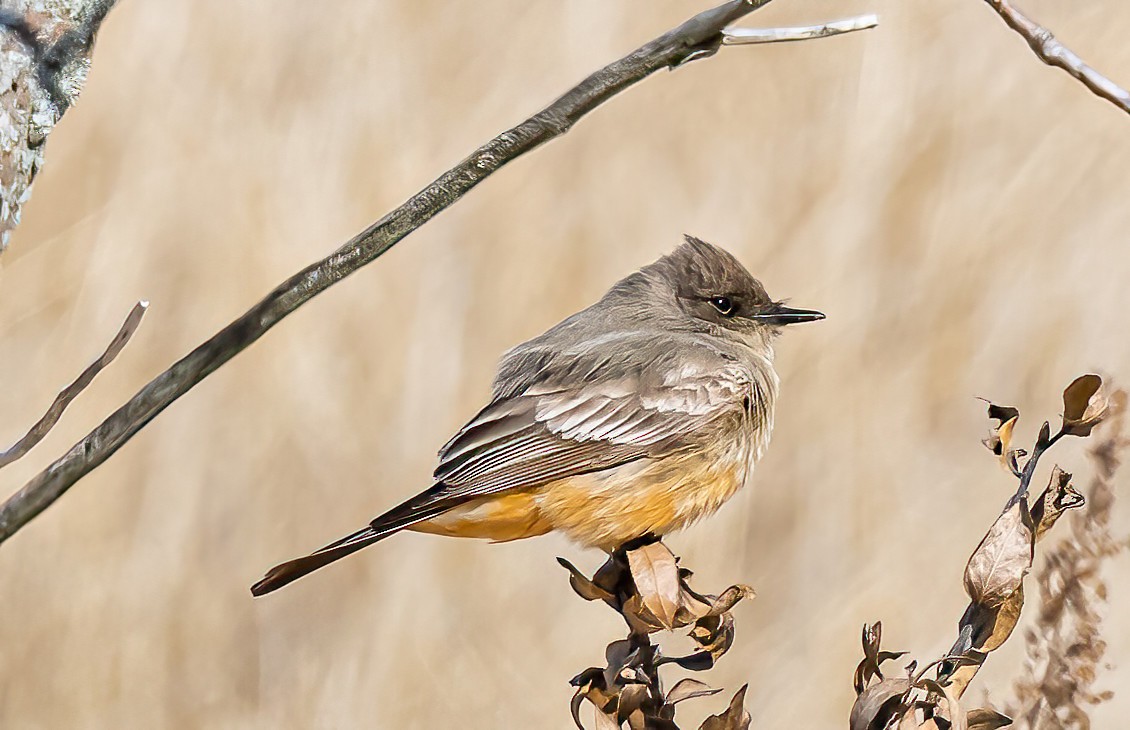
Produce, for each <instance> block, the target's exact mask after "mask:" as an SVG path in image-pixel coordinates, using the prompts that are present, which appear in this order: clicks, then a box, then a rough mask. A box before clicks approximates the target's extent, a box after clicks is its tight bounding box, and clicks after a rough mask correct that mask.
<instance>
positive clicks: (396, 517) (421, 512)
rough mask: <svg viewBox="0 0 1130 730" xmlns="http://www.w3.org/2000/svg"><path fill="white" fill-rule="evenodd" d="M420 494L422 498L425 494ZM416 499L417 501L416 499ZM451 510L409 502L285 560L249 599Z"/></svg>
mask: <svg viewBox="0 0 1130 730" xmlns="http://www.w3.org/2000/svg"><path fill="white" fill-rule="evenodd" d="M424 494H425V495H426V494H428V493H427V492H425V493H424ZM423 496H424V495H420V497H423ZM416 499H419V497H418V498H416ZM451 506H452V505H451V504H443V503H439V502H433V503H432V504H424V505H421V506H419V507H418V506H416V505H415V504H414V500H409V501H408V502H405V503H404V504H402V505H400V506H398V507H394V508H393V509H391V510H389V511H388V512H386V513H385V514H383V515H381V516H380V517H378V518H377V519H375V520H373V521H372V523H370V524H369V526H368V527H366V528H364V529H361V530H358V531H357V532H355V533H353V534H352V535H346V536H345V537H343V538H341V539H340V540H337V541H336V542H331V543H330V544H329V545H326V546H325V547H324V548H322V549H321V550H318V551H317V552H315V553H312V554H310V555H307V556H306V557H304V558H296V559H295V560H288V561H287V562H285V563H282V564H280V565H276V566H275V567H273V568H271V569H270V570H268V571H267V574H266V575H265V576H263V579H262V580H260V581H259V582H258V583H256V584H255V585H253V586H251V595H253V596H261V595H263V594H265V593H270V592H271V591H277V590H278V589H279V588H282V587H283V586H285V585H287V584H289V583H293V582H294V581H296V580H298V579H299V578H301V577H302V576H304V575H307V574H308V573H313V572H314V571H315V570H317V569H318V568H323V567H325V566H327V565H329V564H330V563H333V562H336V561H338V560H341V559H342V558H344V557H345V556H347V555H352V554H353V553H355V552H357V551H358V550H360V549H361V548H363V547H368V546H369V545H372V544H373V543H375V542H380V541H381V540H383V539H385V538H386V537H388V536H389V535H394V534H396V533H398V532H400V531H401V530H403V529H405V528H407V527H411V526H412V525H415V524H416V523H418V522H423V521H424V520H427V519H431V518H432V517H435V516H436V515H438V514H442V513H443V512H446V511H447V510H448V509H450V508H451Z"/></svg>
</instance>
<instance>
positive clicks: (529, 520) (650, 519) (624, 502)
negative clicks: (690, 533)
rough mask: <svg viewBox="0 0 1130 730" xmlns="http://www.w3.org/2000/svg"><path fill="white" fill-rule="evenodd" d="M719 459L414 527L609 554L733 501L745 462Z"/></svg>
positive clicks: (638, 467) (628, 470)
mask: <svg viewBox="0 0 1130 730" xmlns="http://www.w3.org/2000/svg"><path fill="white" fill-rule="evenodd" d="M713 456H714V457H715V458H709V457H708V456H707V455H705V454H702V453H689V454H680V455H672V456H670V457H667V458H664V459H659V460H654V461H653V460H643V461H638V462H633V463H631V464H626V465H623V466H619V467H615V468H613V469H606V470H604V471H599V472H593V473H591V474H584V475H580V476H575V477H569V478H567V479H561V480H558V481H555V482H550V483H549V484H546V485H543V486H541V487H537V488H535V489H530V490H523V491H519V492H510V493H505V494H500V495H494V496H490V497H483V498H481V499H477V500H474V501H472V502H468V503H467V504H464V505H460V506H459V507H456V508H455V509H453V510H450V511H448V512H446V513H444V514H442V515H440V516H438V517H435V518H433V519H431V520H428V521H426V522H422V523H419V524H417V525H415V526H413V527H412V528H410V529H413V530H417V531H420V532H430V533H435V534H440V535H450V536H453V537H477V538H484V539H488V540H494V541H497V542H505V541H509V540H519V539H522V538H526V537H534V536H536V535H543V534H545V533H547V532H549V531H550V530H559V531H561V532H563V533H565V534H566V535H567V536H568V537H570V538H571V539H573V540H574V541H576V542H578V543H580V544H582V545H586V546H589V547H598V548H601V549H603V550H605V551H608V552H611V551H612V550H614V549H615V548H617V547H619V546H620V545H622V544H623V543H625V542H628V541H629V540H632V539H634V538H637V537H640V536H642V535H646V534H648V533H654V534H657V535H663V534H666V533H668V532H671V531H673V530H677V529H679V528H681V527H684V526H686V525H688V524H690V523H691V522H694V521H695V520H697V519H699V518H701V517H704V516H706V515H708V514H711V513H713V512H714V511H716V510H717V509H718V508H719V507H721V506H722V504H723V503H725V502H726V500H728V499H729V498H730V497H731V496H733V494H734V492H736V491H737V490H738V489H739V488H740V487H741V485H742V484H743V483H744V481H745V477H746V473H747V471H748V467H747V461H746V459H744V458H734V456H737V455H734V456H730V455H725V456H723V458H721V459H719V458H716V457H717V456H718V455H717V454H715V455H713ZM727 456H729V457H730V458H726V457H727Z"/></svg>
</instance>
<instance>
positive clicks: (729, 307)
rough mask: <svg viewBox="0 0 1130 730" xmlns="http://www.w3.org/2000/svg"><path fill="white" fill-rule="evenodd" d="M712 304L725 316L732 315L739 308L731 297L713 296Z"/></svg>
mask: <svg viewBox="0 0 1130 730" xmlns="http://www.w3.org/2000/svg"><path fill="white" fill-rule="evenodd" d="M710 304H711V306H713V307H714V308H715V309H717V310H718V313H719V314H721V315H722V316H723V317H731V316H733V314H734V312H736V311H737V310H738V308H737V307H736V306H735V305H734V302H733V301H732V300H731V299H730V298H729V297H711V298H710Z"/></svg>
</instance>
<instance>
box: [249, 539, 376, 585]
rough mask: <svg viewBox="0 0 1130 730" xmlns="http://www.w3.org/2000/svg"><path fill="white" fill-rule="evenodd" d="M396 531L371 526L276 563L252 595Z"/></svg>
mask: <svg viewBox="0 0 1130 730" xmlns="http://www.w3.org/2000/svg"><path fill="white" fill-rule="evenodd" d="M396 531H397V530H392V531H387V532H377V531H376V530H374V529H373V528H371V527H366V528H365V529H364V530H358V531H357V532H355V533H353V534H352V535H350V536H349V537H346V538H343V539H342V540H339V541H337V542H336V543H333V544H331V545H327V546H325V547H324V548H322V549H321V550H319V551H318V552H316V553H313V554H312V555H307V556H306V557H304V558H297V559H295V560H288V561H287V562H285V563H282V564H281V565H276V566H275V567H273V568H271V569H270V570H268V571H267V574H266V575H265V576H263V579H262V580H260V581H259V582H258V583H256V584H255V585H253V586H251V595H253V596H261V595H263V594H264V593H270V592H271V591H276V590H278V589H279V588H282V587H283V586H285V585H287V584H288V583H292V582H294V581H296V580H298V579H299V578H301V577H302V576H304V575H306V574H307V573H313V572H314V571H315V570H317V569H318V568H321V567H324V566H326V565H329V564H330V563H332V562H335V561H337V560H341V559H342V558H344V557H345V556H346V555H352V554H353V553H355V552H357V551H358V550H360V549H361V548H363V547H366V546H368V545H372V544H373V543H375V542H377V541H378V540H381V539H383V538H386V537H388V536H389V535H391V534H392V533H393V532H396Z"/></svg>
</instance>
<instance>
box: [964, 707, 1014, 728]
mask: <svg viewBox="0 0 1130 730" xmlns="http://www.w3.org/2000/svg"><path fill="white" fill-rule="evenodd" d="M966 721H967V723H968V725H969V730H997V728H1001V727H1007V726H1009V725H1011V724H1012V718H1011V717H1009V716H1008V715H1002V714H1001V713H999V712H994V711H993V710H986V709H978V710H970V711H969V714H968V715H966Z"/></svg>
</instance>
